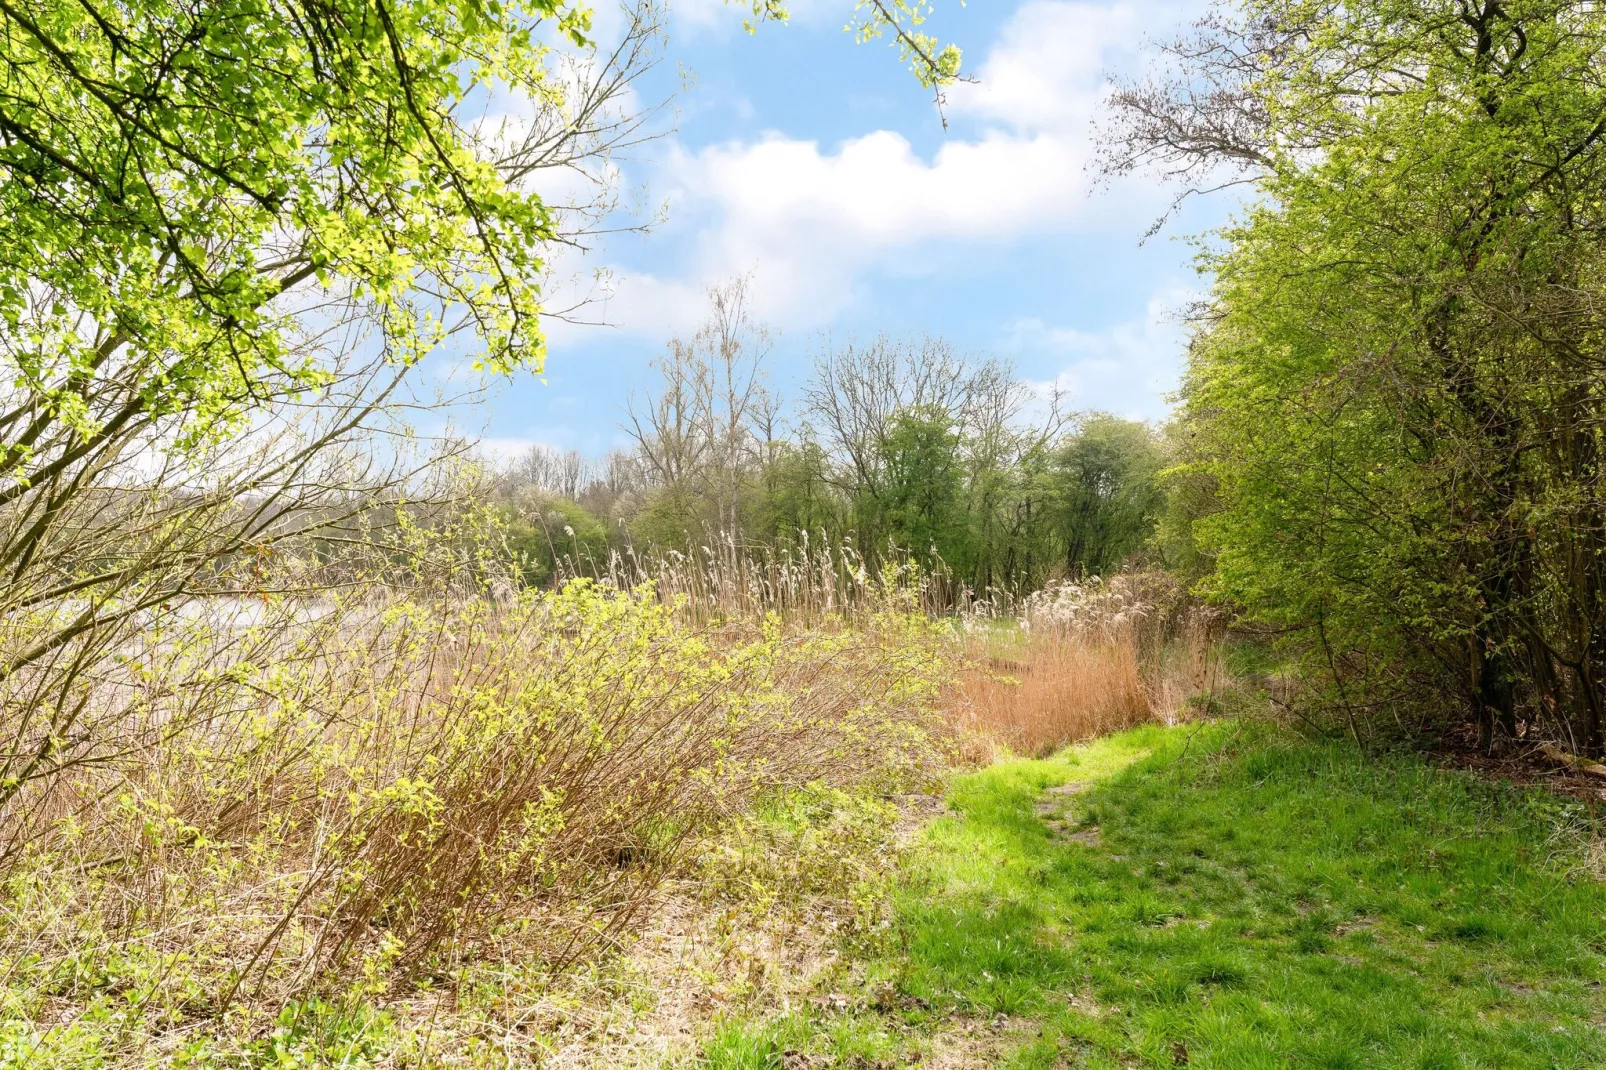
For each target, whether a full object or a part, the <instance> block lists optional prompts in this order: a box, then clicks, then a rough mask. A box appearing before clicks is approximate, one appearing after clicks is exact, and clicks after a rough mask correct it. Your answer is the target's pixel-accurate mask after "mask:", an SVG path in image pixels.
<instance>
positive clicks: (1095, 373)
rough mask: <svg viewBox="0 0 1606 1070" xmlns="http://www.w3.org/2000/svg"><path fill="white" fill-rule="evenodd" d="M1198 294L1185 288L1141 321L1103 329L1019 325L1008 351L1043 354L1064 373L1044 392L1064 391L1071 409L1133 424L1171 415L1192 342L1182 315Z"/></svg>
mask: <svg viewBox="0 0 1606 1070" xmlns="http://www.w3.org/2000/svg"><path fill="white" fill-rule="evenodd" d="M1196 296H1197V294H1196V293H1195V292H1194V291H1192V290H1188V289H1185V288H1183V287H1175V288H1171V289H1166V290H1163V291H1161V292H1160V293H1157V294H1155V295H1154V296H1153V297H1151V298H1150V299H1149V303H1148V307H1147V309H1146V310H1145V312H1144V315H1143V316H1142V317H1140V318H1137V319H1134V320H1130V321H1128V322H1125V323H1118V324H1115V325H1114V326H1111V327H1108V328H1105V329H1102V330H1094V331H1089V330H1082V329H1079V328H1075V327H1050V326H1048V325H1046V324H1045V323H1043V321H1042V320H1040V319H1035V318H1033V319H1022V320H1019V321H1017V322H1016V323H1014V324H1013V325H1012V326H1011V328H1010V332H1009V335H1008V338H1007V340H1006V343H1005V346H1004V348H1005V349H1006V350H1007V351H1010V352H1012V353H1015V354H1026V353H1031V354H1044V355H1048V356H1050V357H1051V358H1053V359H1056V360H1059V361H1063V362H1064V369H1063V370H1062V371H1061V372H1060V373H1059V374H1058V375H1057V376H1055V377H1054V379H1053V380H1051V381H1050V382H1046V383H1043V384H1041V389H1042V390H1043V392H1045V393H1046V392H1048V391H1050V390H1052V389H1056V388H1057V389H1058V390H1059V391H1061V392H1062V393H1063V394H1064V396H1065V397H1066V400H1067V402H1068V404H1069V405H1070V406H1071V407H1072V408H1099V409H1105V410H1108V411H1110V412H1113V413H1115V414H1116V415H1117V416H1125V417H1128V418H1129V419H1156V418H1159V417H1162V416H1164V415H1165V413H1166V409H1167V406H1166V404H1165V401H1164V399H1165V397H1166V395H1168V394H1170V393H1172V392H1174V391H1175V390H1176V389H1177V387H1178V385H1179V382H1178V377H1179V374H1180V371H1181V364H1182V361H1181V358H1182V353H1183V351H1184V348H1185V346H1186V343H1187V328H1186V327H1185V326H1184V324H1183V322H1182V319H1181V314H1182V313H1183V311H1184V310H1185V309H1186V306H1187V305H1188V303H1189V302H1190V301H1191V300H1192V299H1193V298H1194V297H1196Z"/></svg>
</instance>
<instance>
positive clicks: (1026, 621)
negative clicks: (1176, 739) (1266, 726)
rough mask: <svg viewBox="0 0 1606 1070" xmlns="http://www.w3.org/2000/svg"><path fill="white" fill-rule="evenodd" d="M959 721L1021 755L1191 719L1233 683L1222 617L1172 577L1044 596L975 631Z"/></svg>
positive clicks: (960, 692)
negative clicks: (1225, 660) (1226, 673)
mask: <svg viewBox="0 0 1606 1070" xmlns="http://www.w3.org/2000/svg"><path fill="white" fill-rule="evenodd" d="M964 664H965V668H964V670H963V671H962V672H961V674H960V676H959V679H958V682H957V689H956V690H957V695H956V702H955V704H954V717H955V719H956V722H957V724H958V726H959V727H960V728H961V729H962V730H964V731H967V732H969V733H974V734H980V735H982V736H984V737H987V738H991V739H995V740H997V741H999V742H1001V743H1003V744H1004V745H1005V746H1007V747H1008V748H1009V749H1010V750H1012V751H1013V752H1015V753H1017V754H1027V755H1046V754H1050V753H1052V752H1054V751H1056V750H1058V749H1059V748H1061V747H1064V746H1066V745H1067V744H1070V743H1075V742H1079V741H1082V740H1087V739H1092V738H1094V737H1096V736H1101V735H1107V734H1109V733H1111V732H1119V731H1121V730H1123V729H1126V728H1131V727H1133V726H1134V725H1138V724H1142V723H1144V722H1148V721H1158V722H1163V723H1167V724H1169V723H1174V722H1175V721H1177V720H1179V719H1182V718H1184V717H1187V716H1189V715H1190V711H1191V704H1192V703H1193V702H1194V701H1195V699H1196V698H1197V697H1198V696H1201V695H1208V694H1210V693H1212V692H1213V691H1214V690H1216V689H1217V688H1218V687H1219V686H1220V684H1221V676H1222V665H1221V646H1220V635H1219V627H1218V621H1217V618H1216V617H1215V616H1214V615H1213V614H1211V613H1209V612H1208V611H1204V610H1202V609H1200V608H1199V607H1198V606H1195V605H1193V604H1192V603H1191V602H1189V600H1187V599H1186V598H1185V597H1184V596H1183V595H1182V593H1181V592H1180V591H1178V590H1177V589H1176V588H1175V587H1174V585H1172V584H1171V583H1170V582H1169V581H1168V580H1166V579H1165V578H1164V577H1160V576H1154V575H1141V574H1140V575H1129V576H1120V577H1117V578H1116V579H1114V580H1112V581H1110V582H1108V583H1103V582H1099V581H1094V582H1091V583H1086V584H1080V585H1070V584H1066V585H1062V586H1060V587H1058V588H1053V589H1050V590H1048V591H1045V592H1042V593H1041V594H1039V595H1034V596H1033V597H1032V598H1030V599H1028V600H1027V602H1026V604H1025V606H1024V607H1023V611H1022V615H1021V618H1020V619H1019V621H977V622H974V623H973V625H972V627H970V628H969V629H968V632H967V640H966V644H965V659H964Z"/></svg>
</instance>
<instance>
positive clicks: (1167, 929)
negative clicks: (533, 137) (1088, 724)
mask: <svg viewBox="0 0 1606 1070" xmlns="http://www.w3.org/2000/svg"><path fill="white" fill-rule="evenodd" d="M1594 820H1595V819H1594V816H1593V815H1592V814H1591V813H1590V812H1589V810H1588V809H1587V808H1585V807H1584V806H1582V805H1580V804H1577V803H1574V802H1571V801H1567V800H1563V799H1560V798H1558V797H1556V796H1553V795H1551V794H1549V793H1546V792H1543V791H1541V790H1538V789H1517V788H1512V787H1508V786H1501V785H1494V784H1489V783H1486V782H1483V781H1480V780H1478V779H1476V778H1474V777H1473V776H1471V775H1469V774H1464V773H1458V772H1449V771H1443V770H1438V769H1434V768H1431V767H1429V766H1427V765H1425V764H1423V762H1422V761H1421V760H1420V759H1418V758H1416V757H1413V756H1410V755H1396V756H1385V757H1383V758H1381V759H1378V758H1375V757H1374V758H1373V759H1371V760H1364V759H1363V758H1362V757H1361V756H1360V755H1358V754H1356V753H1355V752H1354V750H1353V749H1352V747H1350V746H1349V745H1347V744H1343V743H1323V742H1311V741H1307V740H1302V739H1297V738H1294V737H1291V736H1288V735H1286V734H1283V733H1280V732H1278V731H1276V730H1273V729H1270V728H1266V727H1261V726H1255V725H1250V724H1246V723H1241V722H1222V723H1215V724H1205V725H1190V726H1181V727H1178V728H1171V729H1161V728H1140V729H1136V730H1133V731H1129V732H1126V733H1123V734H1120V735H1117V736H1113V737H1109V738H1106V739H1103V740H1099V741H1097V742H1094V743H1092V744H1089V745H1086V746H1080V747H1075V748H1071V749H1070V750H1068V751H1065V752H1063V753H1061V754H1059V755H1057V756H1056V757H1054V758H1052V759H1049V760H1043V761H1016V762H1008V763H1003V764H999V765H996V766H993V767H990V768H987V769H985V770H983V771H981V772H978V773H974V774H971V775H968V776H963V777H960V778H958V779H957V780H956V781H955V782H954V784H953V787H952V791H951V795H950V814H949V816H946V817H943V818H940V819H938V820H937V821H936V822H934V823H933V824H932V825H930V826H929V827H928V828H927V829H926V830H925V832H924V833H923V834H922V836H923V839H922V842H921V844H920V845H919V847H918V848H917V849H916V850H915V851H914V852H913V855H912V858H913V861H912V862H911V863H908V864H907V865H906V871H905V873H904V876H903V880H902V884H901V890H900V891H899V892H898V893H897V898H896V903H895V910H894V919H893V924H892V925H890V926H889V927H888V928H887V929H886V930H885V932H884V933H883V934H882V935H881V936H880V937H879V938H877V939H875V940H872V941H860V942H859V943H858V944H856V945H853V946H850V947H848V948H845V952H846V953H845V956H844V964H843V966H842V967H841V969H840V970H839V972H838V974H837V977H836V983H837V984H839V985H840V990H838V991H832V992H828V993H822V994H821V997H820V998H819V999H817V1000H816V1001H814V1002H813V1003H812V1004H811V1005H809V1006H808V1007H804V1008H798V1009H795V1010H793V1011H791V1012H790V1013H786V1014H782V1015H779V1016H771V1017H769V1018H767V1019H763V1020H758V1021H752V1020H741V1019H733V1020H729V1021H727V1022H725V1023H724V1025H723V1027H722V1028H721V1029H720V1030H719V1032H718V1033H717V1035H715V1036H714V1038H713V1039H712V1040H711V1041H710V1043H709V1044H708V1045H707V1046H706V1048H705V1050H704V1059H705V1062H706V1065H708V1066H710V1067H714V1068H725V1070H737V1068H743V1070H745V1068H759V1067H782V1068H785V1070H796V1068H805V1067H824V1066H846V1067H887V1068H890V1067H903V1066H929V1067H949V1068H958V1067H966V1066H976V1067H983V1066H1011V1067H1044V1068H1046V1067H1132V1066H1144V1067H1171V1066H1179V1065H1187V1066H1190V1067H1195V1068H1200V1067H1211V1068H1218V1067H1219V1068H1228V1067H1231V1068H1243V1070H1249V1068H1261V1067H1264V1068H1273V1067H1322V1068H1331V1070H1340V1068H1348V1067H1355V1068H1369V1070H1370V1068H1394V1067H1400V1068H1407V1067H1409V1068H1421V1070H1430V1068H1441V1067H1442V1068H1451V1067H1456V1068H1462V1067H1490V1068H1493V1067H1501V1068H1517V1067H1565V1068H1571V1067H1580V1068H1582V1067H1599V1066H1606V999H1603V994H1602V987H1601V986H1602V982H1603V980H1606V885H1603V884H1602V883H1601V881H1600V880H1599V876H1598V874H1597V873H1596V872H1595V871H1594V870H1593V869H1592V867H1591V861H1592V858H1591V849H1590V844H1591V843H1593V842H1596V837H1597V833H1598V830H1596V829H1595V828H1593V825H1592V823H1593V821H1594Z"/></svg>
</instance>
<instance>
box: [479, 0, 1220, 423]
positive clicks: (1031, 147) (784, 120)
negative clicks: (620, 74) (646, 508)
mask: <svg viewBox="0 0 1606 1070" xmlns="http://www.w3.org/2000/svg"><path fill="white" fill-rule="evenodd" d="M939 2H940V0H939ZM1198 7H1199V5H1198V4H1197V3H1196V2H1193V0H1179V2H1176V3H1168V2H1145V3H1139V2H1133V0H1112V2H1058V0H1029V2H1027V3H1024V4H1017V3H1010V2H1003V3H988V2H986V0H980V2H973V3H972V4H971V5H970V6H969V7H964V8H960V7H957V6H954V5H951V4H948V5H942V6H939V8H938V10H937V13H936V15H935V17H934V18H933V20H932V22H931V23H930V24H929V25H930V27H931V28H932V29H933V30H934V31H935V32H936V33H937V34H938V35H939V36H940V37H942V38H943V39H945V40H953V41H955V42H957V43H958V44H960V45H961V46H962V47H963V48H964V50H965V61H966V68H967V69H968V71H969V72H970V73H971V74H972V75H974V76H975V77H976V78H977V79H978V81H977V82H976V84H973V85H964V86H959V87H956V88H954V89H953V90H951V91H950V92H949V100H948V107H947V115H948V119H949V128H948V130H947V131H946V132H944V130H943V128H942V124H941V122H940V120H939V118H938V115H937V112H936V110H935V109H934V108H933V106H932V101H931V98H930V96H929V94H928V93H926V91H924V90H922V89H921V88H920V87H919V86H918V85H917V84H916V83H915V81H914V79H913V77H912V76H911V75H910V74H909V73H908V72H907V71H906V70H904V69H903V68H902V67H901V65H900V64H899V62H898V59H897V56H896V54H895V53H894V52H893V50H892V49H891V48H890V47H889V46H887V45H885V44H879V43H871V44H866V45H858V44H855V43H854V41H853V40H852V39H851V38H850V37H849V36H848V35H847V34H845V33H843V32H842V28H843V25H844V24H845V22H846V21H847V19H848V18H849V16H850V14H851V11H850V8H849V5H848V4H846V3H842V2H836V0H799V2H797V3H794V5H793V19H792V21H791V23H790V24H787V25H768V26H764V27H761V28H760V29H759V31H758V33H757V34H756V35H754V36H749V35H748V34H746V33H745V32H744V31H743V30H742V26H741V22H742V13H741V10H740V9H739V8H736V7H728V6H726V5H724V4H723V3H721V2H720V0H683V2H682V3H681V5H680V6H679V7H674V8H672V9H671V12H670V17H669V23H668V27H669V41H668V45H667V54H666V57H665V59H666V62H665V63H663V64H662V65H661V66H660V68H659V69H658V70H657V71H656V72H654V74H653V75H652V76H651V77H649V78H648V79H646V80H645V81H644V82H642V83H641V84H640V86H639V93H640V96H641V98H642V99H643V100H654V99H658V98H659V97H660V96H662V95H664V94H666V93H668V92H671V91H674V90H678V89H679V82H678V77H677V74H676V71H677V68H678V67H685V68H689V69H690V70H691V71H692V72H693V73H694V77H695V82H694V84H693V85H691V87H690V88H687V89H684V90H680V91H678V92H676V95H675V101H674V108H675V112H676V114H675V115H674V116H672V117H671V118H672V120H673V131H672V132H670V133H668V134H666V136H664V137H662V138H659V139H657V140H655V141H653V142H651V143H649V144H646V145H643V146H640V147H638V148H636V149H635V150H634V151H633V152H631V154H630V155H629V157H628V158H627V159H625V160H624V161H623V163H622V170H621V178H622V181H623V182H624V183H625V185H626V186H627V187H628V188H630V189H633V190H634V189H640V188H645V190H646V191H647V197H648V199H649V200H650V201H651V202H653V203H658V202H664V203H667V206H668V215H667V219H666V221H665V222H663V223H662V224H661V225H660V226H658V227H656V228H655V229H654V230H653V231H652V232H651V233H649V234H646V235H636V234H628V235H622V236H617V237H615V238H613V239H611V240H608V241H605V242H600V243H596V244H594V245H593V246H592V248H591V249H590V250H589V251H588V252H587V253H586V254H585V255H584V256H583V257H578V256H576V257H571V258H569V259H568V260H566V261H565V262H564V264H563V265H562V267H561V271H562V272H567V273H568V274H569V275H580V274H583V273H585V272H590V271H594V270H597V269H601V270H603V271H605V272H606V273H607V276H608V282H607V286H606V292H607V296H606V299H605V300H603V301H600V302H599V303H598V304H596V305H594V306H592V307H590V308H588V309H587V310H586V313H585V314H586V315H587V316H588V317H590V318H593V319H599V320H602V321H604V322H605V323H606V324H607V326H574V325H569V324H563V323H557V324H553V325H552V327H551V329H550V340H551V349H550V356H549V360H548V365H547V371H546V375H545V377H544V378H545V381H544V382H541V381H538V380H536V379H534V378H533V377H529V376H523V377H519V378H516V379H514V380H512V381H509V382H506V383H502V384H500V385H498V386H497V387H496V388H495V389H494V390H493V392H492V394H491V396H490V397H489V399H488V400H487V401H486V402H485V403H484V404H483V405H481V406H477V407H476V408H475V409H474V411H472V412H468V413H465V414H463V415H462V416H460V417H459V421H460V422H461V423H462V424H463V427H464V429H465V430H468V431H476V432H480V433H483V434H484V435H485V436H486V438H487V446H488V450H489V452H492V453H498V454H506V453H510V452H516V451H518V450H519V449H521V448H523V447H524V446H526V445H527V444H530V443H545V444H548V445H553V446H558V447H561V448H577V449H580V450H582V451H584V452H586V453H590V454H600V453H602V452H604V451H606V450H607V449H608V448H610V447H611V446H614V445H619V444H622V442H623V441H624V439H623V436H622V433H621V431H620V429H619V422H620V418H621V416H622V415H623V408H624V404H625V401H626V399H627V398H628V396H629V395H630V393H631V391H632V390H635V391H637V392H645V391H647V390H650V389H651V388H652V384H653V381H654V374H653V372H652V371H651V369H650V367H649V361H650V360H651V359H652V358H653V357H654V356H656V355H657V354H658V353H660V352H661V351H662V350H663V348H664V345H665V343H666V342H667V341H668V339H670V338H671V337H674V336H676V335H677V334H681V335H685V334H689V333H690V332H691V331H693V330H695V328H696V325H697V323H698V322H699V321H700V320H701V319H702V317H703V315H704V310H705V307H706V306H705V298H704V292H705V291H706V288H707V287H708V286H709V285H711V284H715V283H718V282H721V281H724V280H727V279H729V278H731V277H732V276H734V275H737V274H743V273H746V274H750V275H751V277H752V294H753V302H754V306H755V310H756V312H757V314H758V318H760V319H762V320H763V321H764V322H766V323H767V324H768V325H769V326H770V327H771V328H772V330H773V331H774V333H775V335H776V338H777V346H776V349H775V351H774V353H773V355H772V357H771V362H770V376H771V378H772V379H773V381H774V383H775V386H776V387H777V388H778V389H779V390H780V391H781V392H782V393H783V394H785V393H787V392H788V389H789V387H790V386H791V384H793V383H795V382H796V381H797V380H798V379H799V378H800V377H801V376H803V375H805V374H806V373H807V370H808V367H809V360H810V354H811V353H812V352H813V351H814V350H815V349H817V348H818V347H819V346H820V345H822V344H826V342H825V340H826V339H827V338H830V339H835V340H843V339H847V338H853V337H861V338H862V337H868V336H871V335H874V334H876V333H877V332H882V331H884V332H887V333H889V334H892V335H895V336H918V335H921V334H926V333H930V334H938V335H943V336H945V337H947V338H949V339H950V340H951V341H953V342H954V343H955V344H956V345H958V346H959V347H960V348H962V349H964V350H967V351H969V352H972V353H975V354H978V355H998V356H1004V357H1008V358H1011V359H1013V360H1014V361H1015V362H1016V365H1017V367H1018V369H1019V372H1020V374H1021V375H1022V376H1023V377H1024V378H1026V379H1028V380H1031V381H1033V382H1036V383H1042V384H1044V385H1045V387H1046V386H1047V385H1048V384H1058V385H1059V386H1061V387H1062V388H1063V389H1065V390H1066V391H1067V392H1068V395H1069V399H1070V403H1071V405H1072V406H1073V407H1075V408H1087V409H1090V408H1097V409H1106V410H1110V411H1113V412H1117V413H1120V414H1123V415H1129V416H1134V417H1145V418H1154V417H1159V416H1161V415H1163V414H1164V412H1165V408H1166V406H1165V401H1164V396H1165V394H1166V393H1167V392H1168V391H1169V390H1170V389H1172V388H1173V387H1174V385H1175V382H1176V375H1177V371H1178V368H1179V367H1180V363H1181V354H1182V346H1183V332H1182V330H1181V328H1180V327H1179V326H1178V324H1177V323H1176V321H1175V313H1176V312H1177V311H1178V310H1179V309H1180V308H1181V307H1182V305H1183V304H1184V303H1185V302H1186V301H1187V300H1188V298H1189V296H1190V295H1191V294H1193V293H1196V292H1197V290H1198V289H1199V287H1200V281H1199V279H1198V277H1197V276H1196V275H1195V273H1194V271H1193V268H1192V250H1191V247H1190V246H1189V245H1188V244H1187V243H1186V242H1184V241H1182V240H1180V239H1181V238H1182V237H1183V236H1185V235H1187V234H1189V233H1193V232H1197V231H1200V230H1202V229H1205V228H1207V227H1209V226H1212V225H1214V224H1216V223H1218V222H1220V221H1221V219H1222V218H1223V217H1224V214H1225V212H1226V211H1227V210H1228V209H1229V208H1230V205H1228V204H1226V203H1224V202H1221V201H1215V202H1210V201H1203V202H1198V203H1195V204H1191V205H1189V206H1188V207H1187V208H1186V209H1185V210H1184V211H1183V212H1182V213H1181V214H1180V215H1179V216H1178V217H1177V218H1176V219H1175V220H1174V221H1173V223H1172V224H1171V226H1170V227H1169V228H1168V229H1167V230H1166V231H1165V232H1163V233H1162V234H1161V235H1159V236H1158V237H1156V238H1152V239H1150V240H1149V241H1148V242H1147V243H1144V242H1143V241H1142V238H1143V235H1144V233H1145V231H1146V230H1147V229H1148V228H1149V227H1150V225H1151V224H1152V223H1153V222H1154V221H1155V219H1156V218H1158V217H1159V216H1160V214H1161V213H1162V212H1163V211H1164V209H1165V207H1166V205H1167V203H1168V201H1169V197H1170V193H1171V191H1169V190H1166V189H1164V188H1162V187H1161V186H1159V185H1158V184H1157V183H1155V182H1153V181H1150V180H1148V179H1141V178H1139V179H1131V180H1123V181H1120V182H1117V183H1115V184H1113V185H1109V186H1106V187H1103V188H1095V187H1096V184H1095V182H1094V180H1093V175H1092V174H1091V173H1090V172H1089V171H1088V170H1087V166H1086V165H1087V162H1088V161H1089V159H1090V158H1091V156H1092V150H1093V137H1092V134H1093V130H1092V123H1093V120H1094V118H1095V117H1096V115H1097V114H1098V113H1099V108H1100V99H1101V97H1102V94H1103V93H1104V92H1105V87H1106V79H1105V76H1106V75H1107V74H1109V73H1112V72H1114V73H1118V74H1119V73H1130V72H1133V71H1135V70H1136V69H1137V68H1138V65H1139V64H1140V63H1141V62H1142V57H1143V56H1144V55H1145V54H1146V53H1145V51H1144V49H1143V44H1144V42H1145V40H1146V39H1148V38H1152V37H1165V36H1169V35H1170V34H1172V33H1174V32H1176V31H1177V30H1179V29H1181V28H1182V27H1183V26H1184V25H1185V24H1186V23H1187V22H1189V21H1190V20H1191V19H1192V18H1193V17H1195V16H1196V14H1197V12H1198ZM602 14H603V15H604V16H605V17H604V18H603V19H602V30H603V32H604V33H606V32H608V23H609V21H611V20H610V19H608V18H607V17H606V15H607V13H606V12H603V13H602ZM559 296H560V295H559V294H557V293H554V299H555V300H557V299H558V298H559Z"/></svg>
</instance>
